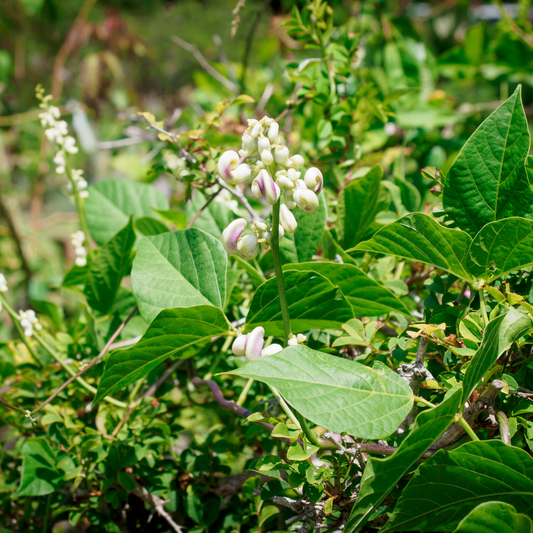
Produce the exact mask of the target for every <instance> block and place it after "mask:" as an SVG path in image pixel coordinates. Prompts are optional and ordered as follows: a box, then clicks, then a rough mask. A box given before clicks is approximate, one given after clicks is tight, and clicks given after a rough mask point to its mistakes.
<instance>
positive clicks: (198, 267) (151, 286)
mask: <svg viewBox="0 0 533 533" xmlns="http://www.w3.org/2000/svg"><path fill="white" fill-rule="evenodd" d="M227 264H228V258H227V255H226V252H225V250H224V248H223V247H222V243H221V242H220V241H219V240H218V239H216V238H215V237H212V236H211V235H208V234H207V233H205V232H204V231H202V230H199V229H196V228H191V229H185V230H177V231H172V232H168V233H162V234H160V235H154V236H151V237H145V238H144V239H142V240H141V242H140V243H139V249H138V251H137V255H136V256H135V260H134V261H133V267H132V272H131V284H132V288H133V294H134V295H135V298H136V299H137V305H138V306H139V311H140V313H141V315H142V317H143V318H144V319H145V320H146V321H147V322H151V321H152V320H153V319H154V318H155V317H156V316H157V314H158V313H159V312H160V311H161V310H162V309H172V308H174V307H191V306H194V305H202V304H208V303H211V304H213V305H214V306H216V307H219V308H220V309H222V308H223V307H224V303H225V301H226V270H227Z"/></svg>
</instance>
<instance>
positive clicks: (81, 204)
mask: <svg viewBox="0 0 533 533" xmlns="http://www.w3.org/2000/svg"><path fill="white" fill-rule="evenodd" d="M65 170H66V172H67V176H68V179H69V180H70V183H71V185H72V194H73V195H74V203H75V204H76V210H77V211H78V216H79V217H80V226H81V230H82V231H83V233H85V245H86V247H87V255H88V256H89V259H90V260H91V261H92V260H93V249H92V248H91V243H90V241H89V226H87V220H86V219H85V205H84V202H83V198H80V193H79V191H78V188H77V186H76V182H75V181H74V179H73V178H72V171H71V170H70V166H69V164H68V163H66V164H65Z"/></svg>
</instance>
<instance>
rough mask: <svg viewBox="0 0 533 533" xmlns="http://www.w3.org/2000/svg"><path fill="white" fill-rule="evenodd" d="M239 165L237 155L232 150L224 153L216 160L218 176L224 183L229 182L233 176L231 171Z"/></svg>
mask: <svg viewBox="0 0 533 533" xmlns="http://www.w3.org/2000/svg"><path fill="white" fill-rule="evenodd" d="M238 165H239V154H238V153H237V152H234V151H233V150H228V151H227V152H224V153H223V154H222V155H221V156H220V159H219V160H218V174H219V175H220V177H221V178H222V179H223V180H224V181H229V182H231V181H232V179H233V176H232V175H231V171H232V170H234V169H236V168H237V166H238Z"/></svg>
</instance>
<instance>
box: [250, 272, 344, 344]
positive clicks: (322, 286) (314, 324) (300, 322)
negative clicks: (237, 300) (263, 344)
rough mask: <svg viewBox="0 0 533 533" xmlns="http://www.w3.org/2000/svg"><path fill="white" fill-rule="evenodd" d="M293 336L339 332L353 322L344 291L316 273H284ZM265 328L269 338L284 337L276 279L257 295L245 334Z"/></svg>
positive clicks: (251, 306)
mask: <svg viewBox="0 0 533 533" xmlns="http://www.w3.org/2000/svg"><path fill="white" fill-rule="evenodd" d="M283 279H284V281H285V288H286V293H287V303H288V306H289V316H290V319H291V330H292V333H299V332H300V333H301V332H302V331H307V330H309V329H312V328H321V329H325V328H340V327H341V326H342V324H344V323H345V322H347V321H348V320H350V318H354V312H353V309H352V306H351V305H350V303H349V302H348V300H346V298H345V297H344V295H343V294H342V291H341V290H340V289H339V288H338V287H336V286H335V285H333V283H331V281H329V280H328V279H326V278H325V277H324V276H321V275H320V274H317V273H316V272H313V271H305V272H298V271H296V270H286V271H285V272H284V273H283ZM257 326H263V327H264V328H265V333H266V334H267V335H283V319H282V316H281V306H280V303H279V295H278V286H277V281H276V278H271V279H269V280H268V281H266V282H265V283H263V285H261V286H260V287H258V289H257V290H256V291H255V294H254V297H253V299H252V303H251V305H250V311H249V312H248V315H247V317H246V331H251V330H252V329H253V328H255V327H257Z"/></svg>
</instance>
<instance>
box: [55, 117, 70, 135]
mask: <svg viewBox="0 0 533 533" xmlns="http://www.w3.org/2000/svg"><path fill="white" fill-rule="evenodd" d="M55 127H56V129H57V131H58V132H59V133H60V134H61V135H68V124H67V123H66V122H65V121H64V120H59V121H58V122H56V123H55Z"/></svg>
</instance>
